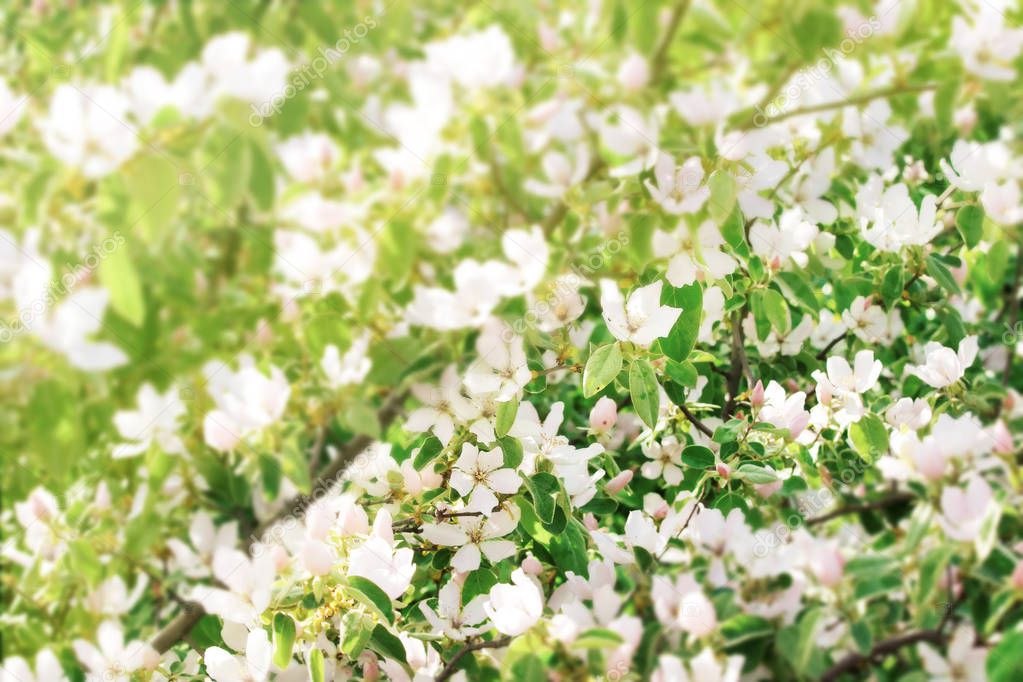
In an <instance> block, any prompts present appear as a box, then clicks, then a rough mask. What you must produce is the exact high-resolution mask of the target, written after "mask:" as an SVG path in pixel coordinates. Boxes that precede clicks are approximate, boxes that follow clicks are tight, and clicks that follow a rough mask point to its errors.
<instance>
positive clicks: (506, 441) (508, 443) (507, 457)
mask: <svg viewBox="0 0 1023 682" xmlns="http://www.w3.org/2000/svg"><path fill="white" fill-rule="evenodd" d="M497 444H498V446H500V448H501V452H503V453H504V465H505V466H506V467H508V468H509V469H517V468H518V467H519V465H520V464H522V457H523V453H522V443H520V442H519V439H518V438H512V437H511V436H502V437H501V438H498V439H497Z"/></svg>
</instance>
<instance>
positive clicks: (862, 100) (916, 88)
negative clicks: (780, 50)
mask: <svg viewBox="0 0 1023 682" xmlns="http://www.w3.org/2000/svg"><path fill="white" fill-rule="evenodd" d="M936 87H938V86H937V85H934V84H930V83H928V84H925V85H892V86H889V87H886V88H880V89H877V90H872V91H870V92H865V93H863V94H862V95H857V96H856V97H850V98H848V99H843V100H840V101H836V102H823V103H821V104H812V105H810V106H805V107H798V108H796V109H790V110H789V111H783V112H781V113H780V114H775V115H774V116H768V117H766V118H764V120H763V121H761V123H760V124H759V125H758V124H757V123H755V122H754V121H753V120H750V121H747V122H746V123H744V124H743V125H742V126H741V127H740V128H739V129H740V130H749V129H750V128H754V127H764V126H769V125H771V124H772V123H777V122H778V121H784V120H786V119H789V118H792V117H794V116H803V115H805V114H816V113H819V112H822V111H831V110H833V109H841V108H843V107H850V106H856V105H857V104H866V103H868V102H873V101H874V100H875V99H881V98H883V97H891V96H893V95H903V94H909V93H912V92H925V91H927V90H934V89H935V88H936Z"/></svg>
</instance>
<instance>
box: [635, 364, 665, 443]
mask: <svg viewBox="0 0 1023 682" xmlns="http://www.w3.org/2000/svg"><path fill="white" fill-rule="evenodd" d="M657 386H658V384H657V375H656V374H654V368H653V367H651V366H650V363H649V362H647V361H646V360H642V359H640V358H637V359H635V360H633V361H632V367H631V368H630V369H629V395H631V396H632V406H633V407H634V408H636V414H638V415H639V417H640V419H642V420H643V423H644V424H646V425H647V426H649V427H650V428H654V427H655V426H656V425H657V412H658V410H659V408H660V404H661V396H660V393H659V392H658V390H657Z"/></svg>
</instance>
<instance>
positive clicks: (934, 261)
mask: <svg viewBox="0 0 1023 682" xmlns="http://www.w3.org/2000/svg"><path fill="white" fill-rule="evenodd" d="M927 274H928V275H930V276H931V277H933V278H934V281H936V282H937V283H938V284H939V285H941V288H942V289H944V290H946V291H947V292H948V293H950V294H958V293H959V285H958V284H956V280H955V278H954V277H953V276H952V273H951V272H950V271H949V269H948V267H947V266H946V265H945V264H944V263H942V262H941V261H940V260H939V259H938V258H936V257H935V255H934V254H933V253H932V254H930V255H929V256H927Z"/></svg>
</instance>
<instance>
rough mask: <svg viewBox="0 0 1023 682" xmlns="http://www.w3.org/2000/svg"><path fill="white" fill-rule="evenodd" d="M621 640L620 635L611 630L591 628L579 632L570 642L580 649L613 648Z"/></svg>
mask: <svg viewBox="0 0 1023 682" xmlns="http://www.w3.org/2000/svg"><path fill="white" fill-rule="evenodd" d="M623 641H624V640H623V639H622V636H621V635H619V634H618V633H617V632H614V631H613V630H608V629H606V628H591V629H589V630H586V631H585V632H583V633H581V634H580V635H579V637H578V638H577V639H576V640H575V641H574V642H572V646H573V647H578V648H580V649H613V648H616V647H618V646H619V645H620V644H621V643H622V642H623Z"/></svg>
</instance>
